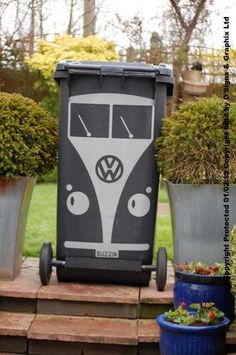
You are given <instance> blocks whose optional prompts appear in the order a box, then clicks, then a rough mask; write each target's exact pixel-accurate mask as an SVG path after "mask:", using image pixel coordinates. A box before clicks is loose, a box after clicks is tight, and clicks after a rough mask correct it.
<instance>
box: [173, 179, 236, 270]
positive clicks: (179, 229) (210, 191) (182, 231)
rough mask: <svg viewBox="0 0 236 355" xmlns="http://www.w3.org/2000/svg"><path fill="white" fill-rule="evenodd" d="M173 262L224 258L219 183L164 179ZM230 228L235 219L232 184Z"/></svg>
mask: <svg viewBox="0 0 236 355" xmlns="http://www.w3.org/2000/svg"><path fill="white" fill-rule="evenodd" d="M166 184H167V191H168V195H169V201H170V209H171V220H172V232H173V247H174V262H175V263H182V262H184V261H185V260H186V259H188V260H189V261H191V260H194V261H201V262H205V263H208V264H212V263H214V262H224V240H223V238H224V223H225V221H224V213H225V209H224V202H223V187H222V186H221V185H190V184H173V183H171V182H169V181H167V183H166ZM229 196H230V203H229V222H230V230H231V229H232V227H233V225H234V224H235V223H236V185H231V186H230V195H229Z"/></svg>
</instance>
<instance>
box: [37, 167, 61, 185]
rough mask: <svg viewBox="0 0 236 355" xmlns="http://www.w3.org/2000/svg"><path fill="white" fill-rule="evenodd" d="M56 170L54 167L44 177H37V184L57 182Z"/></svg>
mask: <svg viewBox="0 0 236 355" xmlns="http://www.w3.org/2000/svg"><path fill="white" fill-rule="evenodd" d="M57 174H58V169H57V167H55V168H54V169H53V170H51V171H49V172H48V173H46V174H44V175H40V176H38V179H37V183H56V182H57Z"/></svg>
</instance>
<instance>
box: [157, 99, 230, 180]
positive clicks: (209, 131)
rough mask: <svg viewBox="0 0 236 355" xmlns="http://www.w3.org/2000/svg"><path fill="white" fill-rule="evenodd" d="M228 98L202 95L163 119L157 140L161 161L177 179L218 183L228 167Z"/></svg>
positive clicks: (164, 171)
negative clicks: (225, 142) (225, 152)
mask: <svg viewBox="0 0 236 355" xmlns="http://www.w3.org/2000/svg"><path fill="white" fill-rule="evenodd" d="M223 109H224V100H223V99H220V98H218V97H216V96H213V97H211V98H201V99H198V100H196V101H194V102H188V103H186V104H183V105H181V106H180V109H179V111H176V112H174V113H172V114H171V116H170V117H166V118H164V120H163V128H162V136H161V137H160V138H158V139H157V141H156V157H157V164H158V167H159V169H160V171H161V173H162V175H163V176H164V177H165V178H167V179H168V180H170V181H171V182H173V183H184V184H218V183H222V181H223V170H224V139H223V138H224V131H223V118H224V116H223ZM229 116H230V118H229V119H230V123H229V125H230V128H229V133H230V140H231V142H230V157H231V159H230V183H235V182H236V134H235V130H236V104H235V103H232V104H231V108H230V112H229Z"/></svg>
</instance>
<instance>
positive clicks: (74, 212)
mask: <svg viewBox="0 0 236 355" xmlns="http://www.w3.org/2000/svg"><path fill="white" fill-rule="evenodd" d="M161 68H163V72H164V73H165V75H158V73H159V71H158V70H159V69H158V67H154V66H151V65H131V64H127V63H126V64H124V63H99V62H98V63H96V62H94V63H93V62H91V63H89V62H88V63H85V62H82V63H79V62H77V63H75V62H69V63H67V62H64V63H60V64H58V66H57V70H56V72H55V78H56V80H57V81H58V82H59V84H60V103H61V106H60V146H59V169H58V170H59V176H58V218H57V259H58V260H65V261H66V263H65V267H58V268H57V275H58V279H59V280H61V281H93V282H114V283H123V284H148V282H149V278H150V272H143V271H142V269H141V266H142V265H143V264H148V265H149V264H151V263H152V254H153V241H154V230H155V220H156V205H157V188H158V183H159V175H158V172H157V170H156V163H155V149H154V139H155V138H156V137H157V136H158V135H159V134H160V128H161V119H162V117H163V114H164V109H165V102H166V96H167V90H168V93H171V89H172V76H171V72H170V69H168V68H165V67H161ZM161 79H162V80H161ZM158 80H159V81H158Z"/></svg>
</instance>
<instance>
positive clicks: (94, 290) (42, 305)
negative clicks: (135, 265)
mask: <svg viewBox="0 0 236 355" xmlns="http://www.w3.org/2000/svg"><path fill="white" fill-rule="evenodd" d="M38 263H39V260H38V259H37V258H27V259H26V260H25V261H24V262H23V265H22V271H21V274H20V275H19V277H18V278H17V279H15V280H14V281H0V310H2V311H13V312H17V311H21V312H29V313H38V314H58V315H78V316H84V315H85V316H95V317H111V318H114V317H118V318H125V319H136V318H147V319H148V318H154V317H155V316H156V315H158V314H160V313H162V312H163V311H165V310H167V309H169V308H170V305H171V304H172V302H173V292H172V289H173V282H174V276H173V269H172V267H171V264H170V265H169V267H168V281H167V285H166V288H165V291H164V292H158V291H157V290H156V286H155V280H154V279H152V280H151V282H150V286H149V287H133V286H132V287H131V286H117V285H96V284H82V283H58V282H57V280H56V275H55V273H53V274H52V278H51V280H50V284H49V285H48V286H41V284H40V281H39V275H38Z"/></svg>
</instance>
